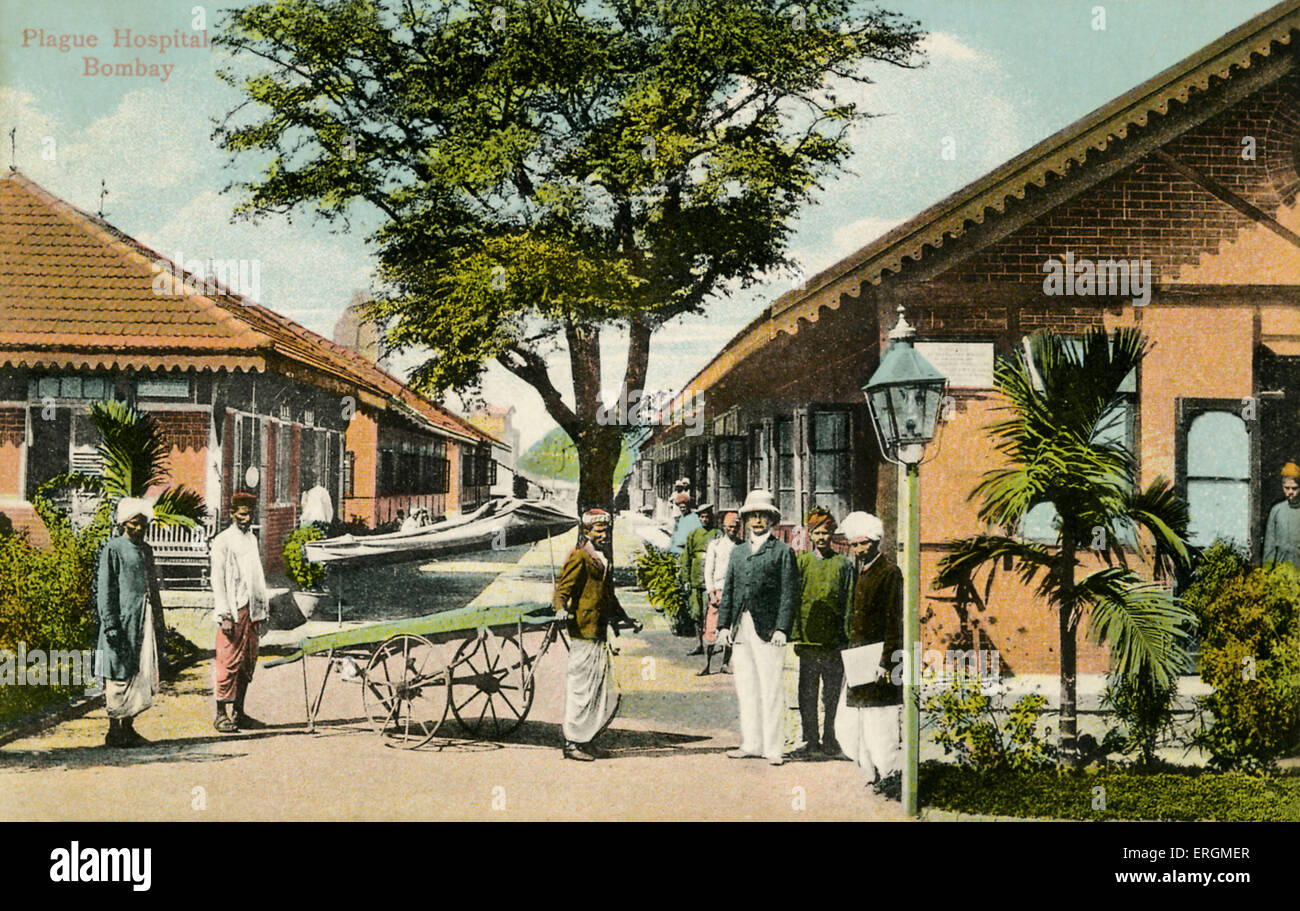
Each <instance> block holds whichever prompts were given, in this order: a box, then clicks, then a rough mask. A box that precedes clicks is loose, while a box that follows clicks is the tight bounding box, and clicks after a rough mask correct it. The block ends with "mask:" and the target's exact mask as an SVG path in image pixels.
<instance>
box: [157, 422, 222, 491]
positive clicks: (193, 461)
mask: <svg viewBox="0 0 1300 911" xmlns="http://www.w3.org/2000/svg"><path fill="white" fill-rule="evenodd" d="M149 413H150V414H152V415H153V417H154V420H156V421H157V422H158V427H159V430H160V431H161V432H162V436H163V439H164V440H165V441H166V442H167V445H168V451H167V465H168V472H167V474H168V478H169V481H168V484H169V486H174V485H180V484H184V485H185V486H186V487H188V488H189V489H190V490H193V491H197V492H198V494H199V495H200V496H202V495H203V493H204V488H205V487H206V486H207V449H208V427H209V424H210V423H211V420H212V415H211V413H210V412H208V411H158V410H154V409H150V411H149ZM205 505H206V506H208V508H209V509H213V508H217V509H219V508H220V504H216V503H208V504H205Z"/></svg>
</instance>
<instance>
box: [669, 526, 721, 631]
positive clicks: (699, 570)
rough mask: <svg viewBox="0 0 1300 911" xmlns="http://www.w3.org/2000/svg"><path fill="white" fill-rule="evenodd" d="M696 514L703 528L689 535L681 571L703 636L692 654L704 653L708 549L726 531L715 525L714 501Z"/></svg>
mask: <svg viewBox="0 0 1300 911" xmlns="http://www.w3.org/2000/svg"><path fill="white" fill-rule="evenodd" d="M695 515H696V517H697V518H698V519H699V520H700V527H699V528H697V529H695V530H694V531H692V532H691V533H690V534H688V535H687V536H686V546H685V547H683V548H682V557H681V564H680V569H679V571H678V573H679V575H678V578H679V579H680V580H681V583H682V588H684V589H686V597H687V599H688V601H687V604H688V605H689V606H690V611H691V622H692V623H694V624H695V633H696V635H697V636H698V637H699V642H698V644H697V645H696V646H695V649H694V651H690V652H687V653H686V654H687V655H688V656H689V655H703V654H704V611H705V609H706V608H707V607H708V603H709V596H708V592H706V591H705V589H704V552H705V551H706V550H707V549H708V547H709V542H710V541H712V540H713V539H714V538H716V537H718V535H720V534H722V532H721V531H719V530H718V529H717V528H715V527H714V524H713V504H712V503H701V504H700V506H699V508H698V509H696V510H695Z"/></svg>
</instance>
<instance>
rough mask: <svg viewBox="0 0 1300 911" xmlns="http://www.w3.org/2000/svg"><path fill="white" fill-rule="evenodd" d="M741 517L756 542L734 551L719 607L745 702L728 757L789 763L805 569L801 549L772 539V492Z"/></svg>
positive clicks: (760, 494)
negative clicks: (789, 710) (789, 717)
mask: <svg viewBox="0 0 1300 911" xmlns="http://www.w3.org/2000/svg"><path fill="white" fill-rule="evenodd" d="M740 515H741V519H742V520H743V521H744V523H745V525H746V527H747V528H748V529H749V540H748V541H747V542H744V543H741V544H737V545H736V546H735V548H733V549H732V551H731V558H730V560H728V562H727V577H726V581H725V582H724V584H723V586H722V601H721V603H720V604H719V605H718V644H719V645H722V646H724V647H725V646H727V645H733V646H734V647H733V651H732V656H731V664H732V671H733V672H734V674H735V677H736V700H737V701H738V702H739V703H740V747H739V748H738V749H735V750H732V751H731V752H730V753H728V754H727V755H728V756H730V757H731V758H733V759H746V758H750V757H765V758H766V759H767V761H768V762H770V763H771V764H772V765H781V764H782V763H783V762H784V761H785V759H784V757H783V755H782V753H783V747H784V744H785V733H784V730H783V726H782V720H783V718H784V715H785V646H786V641H787V640H788V639H789V636H790V628H791V626H792V625H793V624H794V615H795V611H796V610H797V609H798V607H799V568H798V566H797V565H796V563H795V558H794V551H792V550H791V549H790V548H789V547H788V546H787V545H786V544H785V543H784V542H782V541H778V540H777V539H776V538H775V537H773V536H772V528H773V526H774V525H776V524H777V523H778V522H780V521H781V511H780V510H779V509H777V508H776V506H775V505H774V504H773V502H772V494H771V492H769V491H766V490H751V491H750V492H749V496H748V497H747V498H746V499H745V503H744V505H743V506H741V507H740ZM733 630H734V633H733Z"/></svg>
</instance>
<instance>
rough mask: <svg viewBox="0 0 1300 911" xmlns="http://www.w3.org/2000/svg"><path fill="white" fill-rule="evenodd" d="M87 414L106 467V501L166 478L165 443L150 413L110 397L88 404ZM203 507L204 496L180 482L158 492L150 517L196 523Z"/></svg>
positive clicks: (103, 477)
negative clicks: (98, 437) (88, 411)
mask: <svg viewBox="0 0 1300 911" xmlns="http://www.w3.org/2000/svg"><path fill="white" fill-rule="evenodd" d="M90 419H91V421H92V422H93V423H94V425H95V429H96V430H98V431H99V436H100V443H99V446H98V447H97V450H98V452H99V457H100V459H101V460H102V461H103V466H104V467H103V474H102V475H101V477H100V484H101V485H102V487H103V491H104V493H105V495H106V498H107V500H110V501H114V500H117V499H119V498H121V497H143V496H144V495H145V494H146V493H147V492H148V490H149V488H151V487H153V486H155V485H158V484H162V483H164V482H165V481H166V480H167V443H166V441H165V440H164V439H163V436H162V432H161V431H160V430H159V427H158V422H157V421H156V420H154V417H153V415H151V414H149V413H148V412H144V411H137V410H136V409H134V408H132V407H131V406H130V405H128V404H127V403H126V402H122V401H117V400H108V401H101V402H95V404H93V405H92V406H91V407H90ZM205 512H206V510H205V509H204V506H203V498H202V497H201V496H199V494H198V493H196V492H195V491H193V490H190V489H189V488H188V487H186V486H185V485H184V484H182V485H180V486H178V487H169V488H167V489H166V490H164V491H162V493H160V494H159V495H158V499H157V502H156V503H155V504H154V519H153V520H154V521H155V522H156V523H158V524H159V525H183V526H185V527H187V528H195V527H197V525H198V523H199V521H200V520H202V518H203V516H204V513H205Z"/></svg>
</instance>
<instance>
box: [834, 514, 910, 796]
mask: <svg viewBox="0 0 1300 911" xmlns="http://www.w3.org/2000/svg"><path fill="white" fill-rule="evenodd" d="M840 532H841V533H842V534H843V535H844V538H845V540H846V541H847V542H848V544H849V549H850V551H851V552H852V554H853V557H854V560H855V562H856V563H857V568H858V573H857V582H856V583H855V585H854V588H853V603H852V606H851V607H850V608H849V612H848V617H847V618H846V623H845V634H846V636H847V638H848V648H847V649H845V651H844V652H843V658H844V676H845V680H844V683H845V687H844V696H843V702H842V703H841V705H840V710H839V712H838V714H837V717H836V723H835V734H836V736H837V737H838V739H839V741H840V747H841V748H842V749H843V750H844V752H845V754H847V755H848V757H849V758H850V759H852V760H853V761H854V762H856V763H857V764H858V767H859V768H861V769H862V774H863V776H864V777H865V778H866V780H867V783H868V784H869V785H870V786H871V787H872V788H873V789H874V790H875V791H876V792H877V793H879V792H880V789H881V785H882V783H883V781H884V779H885V778H886V777H887V776H888V775H889V774H890V773H891V772H896V771H898V770H899V769H900V768H901V762H900V759H901V746H900V737H901V731H902V715H903V687H902V684H903V678H902V673H901V670H900V672H899V673H898V674H895V673H894V667H895V665H897V666H899V667H900V669H901V662H897V661H896V660H895V655H896V653H897V654H899V655H901V650H902V648H903V574H902V573H901V572H900V571H899V569H898V567H897V566H895V565H894V564H893V563H891V562H889V561H888V560H886V559H885V557H884V556H883V555H882V554H881V553H880V541H881V539H882V538H883V537H884V536H885V529H884V525H883V524H882V523H881V521H880V519H878V518H876V517H875V516H873V515H871V514H870V513H865V512H854V513H850V514H849V515H848V516H846V517H845V518H844V524H843V525H841V526H840Z"/></svg>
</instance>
